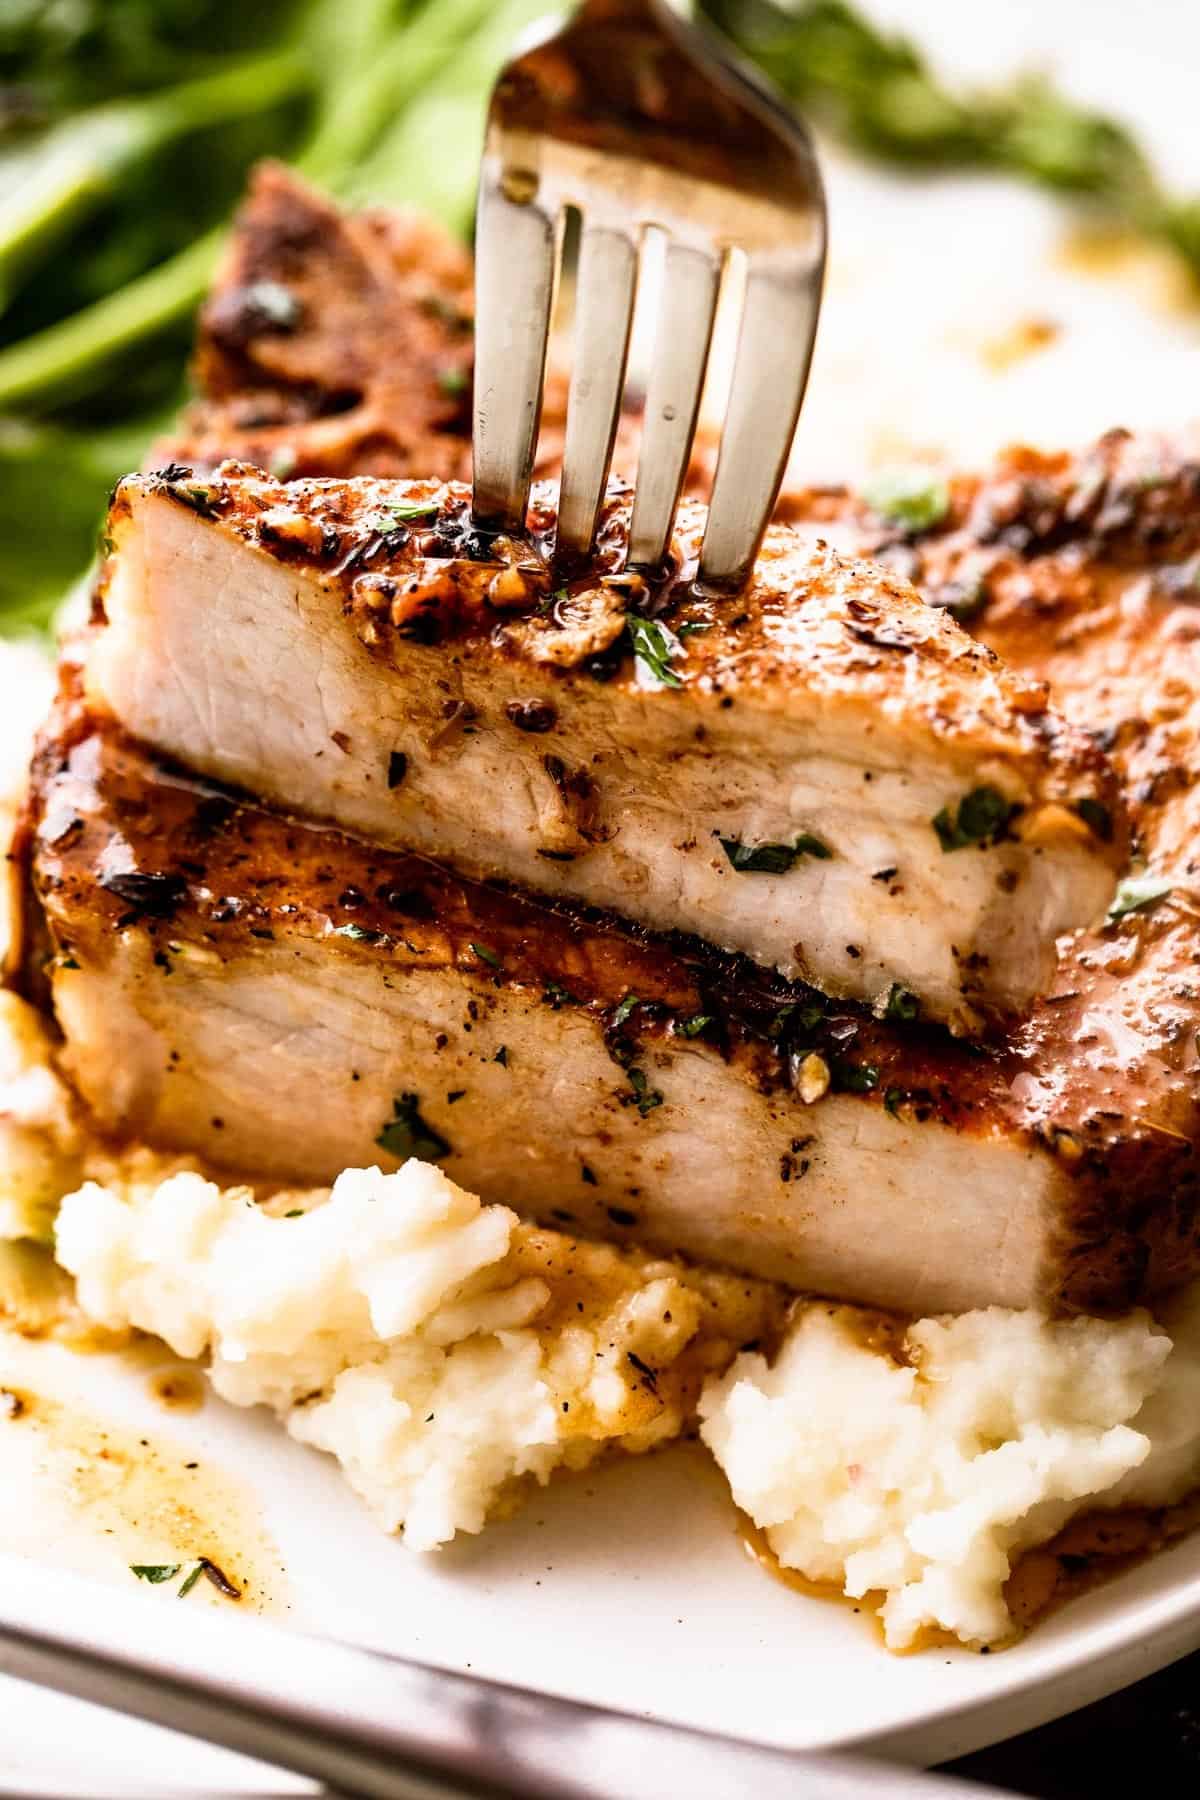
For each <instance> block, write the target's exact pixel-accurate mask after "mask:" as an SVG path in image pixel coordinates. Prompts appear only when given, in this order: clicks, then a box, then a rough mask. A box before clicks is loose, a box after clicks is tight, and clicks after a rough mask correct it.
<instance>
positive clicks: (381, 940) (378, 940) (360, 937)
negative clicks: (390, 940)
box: [333, 919, 387, 944]
mask: <svg viewBox="0 0 1200 1800" xmlns="http://www.w3.org/2000/svg"><path fill="white" fill-rule="evenodd" d="M333 935H334V937H344V938H349V939H350V940H351V941H352V942H353V943H355V944H386V943H387V934H386V933H385V932H382V931H368V929H367V927H366V926H365V925H360V924H358V922H357V921H356V920H354V919H351V921H350V923H349V924H348V925H335V926H334V928H333Z"/></svg>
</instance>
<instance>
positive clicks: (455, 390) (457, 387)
mask: <svg viewBox="0 0 1200 1800" xmlns="http://www.w3.org/2000/svg"><path fill="white" fill-rule="evenodd" d="M437 384H438V386H439V387H440V388H441V390H442V392H443V394H449V395H451V396H453V395H455V394H465V393H466V391H467V372H466V370H465V369H439V370H438V378H437Z"/></svg>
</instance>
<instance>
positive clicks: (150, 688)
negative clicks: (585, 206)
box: [87, 465, 1127, 1033]
mask: <svg viewBox="0 0 1200 1800" xmlns="http://www.w3.org/2000/svg"><path fill="white" fill-rule="evenodd" d="M627 515H628V506H627V502H626V499H625V497H624V495H623V493H622V494H619V495H618V494H614V496H613V497H612V498H611V499H610V501H609V504H608V506H607V510H606V514H605V519H604V524H603V527H602V533H601V538H600V542H599V548H598V552H597V555H596V558H595V560H594V564H593V565H592V566H591V567H590V568H588V569H587V570H586V571H583V572H580V573H579V574H578V575H577V576H576V577H575V578H574V579H572V580H570V581H568V582H565V583H562V584H561V585H555V584H556V583H557V582H558V577H557V576H552V574H551V563H550V545H551V542H552V535H553V527H554V518H553V514H552V512H551V510H550V509H549V507H548V506H547V505H546V504H544V503H543V504H542V505H541V506H540V508H539V509H537V510H535V512H534V514H533V515H532V520H533V524H532V532H531V536H530V537H529V539H528V540H527V541H521V542H516V541H514V540H512V539H507V538H481V537H480V536H479V534H477V533H476V532H475V531H474V529H473V527H472V525H471V521H470V517H469V513H468V508H467V497H466V492H465V490H464V489H463V488H461V487H458V486H454V485H443V484H440V483H435V482H416V483H403V484H401V483H388V482H381V481H373V480H360V481H352V482H345V483H338V482H322V481H313V482H292V483H290V484H288V485H287V486H284V485H282V484H280V483H278V482H275V481H272V480H271V479H269V478H266V477H263V476H261V475H259V474H256V473H253V472H247V471H246V470H245V469H244V468H242V467H241V466H240V465H225V466H223V467H222V468H221V469H220V470H218V471H217V472H216V473H215V474H213V475H212V476H208V477H203V478H197V477H194V476H192V475H190V474H188V473H186V472H184V471H182V470H180V469H178V468H168V469H167V470H166V471H165V472H163V473H160V474H158V475H151V476H136V477H131V478H130V479H129V480H127V481H125V482H124V483H122V484H121V487H120V489H119V490H118V493H117V495H116V498H115V501H114V504H113V508H112V513H111V517H110V525H109V531H110V538H111V542H112V545H113V554H112V556H111V558H110V559H109V564H108V569H107V574H106V578H105V581H104V584H103V587H102V592H101V598H100V609H101V610H100V614H99V622H98V624H97V627H96V630H95V633H94V638H93V642H92V645H91V648H90V652H89V656H88V672H87V686H88V693H89V697H90V700H91V702H92V704H93V705H94V706H96V707H98V708H101V709H107V710H108V711H110V712H111V713H112V714H113V716H114V717H115V718H116V719H117V720H119V721H120V722H121V724H122V725H123V726H124V727H125V728H126V729H127V730H128V731H129V732H130V733H132V734H133V735H135V736H136V737H138V738H139V739H141V740H143V741H144V742H146V743H148V744H151V745H153V746H155V747H157V748H158V749H160V750H162V751H165V752H166V753H167V754H169V755H170V756H172V757H175V758H177V759H178V760H179V761H180V762H182V763H183V764H184V765H185V766H187V767H188V768H191V769H193V770H195V771H197V772H199V773H202V774H205V775H208V776H211V777H213V778H215V779H217V780H219V781H221V782H224V783H228V784H232V785H235V786H237V787H239V788H242V789H245V790H247V791H248V792H250V793H252V794H255V795H259V796H261V797H263V798H265V799H267V800H269V801H272V802H274V803H277V804H280V805H283V806H285V807H288V808H291V809H294V810H296V811H298V812H301V813H303V814H305V815H307V816H310V817H313V818H317V819H324V820H329V821H331V822H333V823H335V824H337V825H338V826H340V827H342V828H344V829H347V830H349V831H352V832H355V833H358V834H360V835H361V836H363V837H364V838H367V839H370V840H371V841H372V842H375V843H379V844H382V845H385V846H389V847H395V848H408V849H414V850H418V851H421V852H423V853H426V854H429V855H432V856H436V857H439V858H442V859H444V860H446V861H448V862H450V863H452V864H453V865H454V866H455V867H456V868H459V869H462V870H463V871H464V872H466V873H468V874H471V875H473V876H476V877H479V878H499V879H502V880H504V881H507V882H510V883H513V884H516V885H519V886H521V887H523V888H525V889H530V890H534V891H538V892H541V893H543V894H547V895H550V896H561V897H569V898H571V899H574V900H577V901H581V902H583V903H585V904H589V905H593V906H598V907H601V908H604V909H606V910H611V911H613V912H615V913H618V914H620V915H622V916H624V917H626V918H629V919H632V920H635V921H637V922H639V923H643V924H645V925H647V926H649V927H651V928H652V929H655V930H659V931H664V930H670V929H675V928H678V929H681V930H683V931H686V932H690V933H695V934H697V935H700V936H703V937H704V938H706V939H708V940H709V941H711V942H713V943H714V944H715V945H716V946H717V947H718V948H721V949H725V950H729V951H735V952H739V953H742V954H745V955H747V956H749V957H751V958H753V959H754V960H755V961H757V962H759V963H762V964H764V965H766V966H769V967H774V968H776V969H778V970H779V971H780V972H782V973H784V974H785V975H787V976H789V977H792V976H799V977H802V978H804V979H806V980H808V981H810V982H812V983H813V984H814V985H815V986H817V987H819V988H820V989H821V990H822V991H823V992H826V993H829V994H833V995H837V996H843V997H850V998H854V999H859V1000H862V1001H865V1002H866V1003H868V1004H873V1005H876V1006H878V1007H879V1008H880V1009H881V1010H882V1009H884V1008H886V1006H887V1005H888V1003H889V996H895V995H897V994H900V995H903V996H904V998H903V1000H902V1001H901V1002H900V1004H903V1005H904V1006H907V1007H912V1006H919V1007H920V1008H921V1010H922V1011H923V1013H924V1014H925V1015H926V1016H927V1017H928V1018H931V1019H937V1020H942V1021H946V1022H949V1023H950V1024H952V1025H953V1027H954V1028H955V1029H956V1030H959V1031H962V1032H965V1033H970V1032H973V1031H976V1030H977V1029H978V1028H979V1027H980V1026H981V1024H982V1023H983V1021H984V1020H985V1019H987V1017H988V1016H989V1015H995V1014H1003V1013H1010V1012H1016V1011H1019V1010H1020V1009H1023V1008H1024V1007H1025V1006H1027V1005H1028V1003H1029V1002H1030V1001H1031V1000H1032V998H1033V997H1034V996H1035V995H1036V994H1037V993H1038V992H1039V991H1040V990H1041V989H1042V988H1043V987H1044V985H1045V983H1046V982H1047V980H1048V979H1049V977H1050V975H1051V973H1052V970H1053V966H1054V954H1055V950H1054V946H1055V940H1056V938H1057V936H1058V935H1059V933H1061V932H1062V931H1064V930H1065V929H1067V928H1068V927H1070V926H1073V925H1079V924H1084V923H1088V922H1090V921H1091V920H1093V919H1095V918H1096V917H1098V916H1100V915H1102V914H1103V911H1104V909H1105V907H1106V906H1107V904H1108V902H1109V900H1110V898H1111V896H1112V892H1113V887H1114V884H1115V881H1116V876H1117V871H1118V870H1119V868H1120V867H1121V866H1122V864H1123V862H1124V861H1125V859H1126V854H1127V843H1126V834H1125V828H1124V820H1123V814H1122V810H1121V804H1120V801H1119V798H1118V796H1117V791H1116V786H1115V782H1114V780H1113V776H1112V772H1111V770H1110V769H1109V768H1108V766H1107V764H1106V762H1105V760H1104V758H1103V756H1102V755H1101V754H1100V752H1099V751H1097V750H1096V748H1095V746H1094V745H1092V744H1091V743H1090V741H1089V740H1088V739H1087V738H1086V737H1085V736H1084V735H1083V734H1082V733H1080V732H1079V731H1077V730H1072V729H1071V728H1068V727H1067V726H1066V725H1065V724H1064V722H1063V721H1062V720H1061V719H1059V718H1058V717H1056V715H1055V714H1054V713H1052V712H1051V711H1049V710H1048V708H1047V702H1046V693H1045V690H1044V689H1043V688H1042V687H1040V686H1038V685H1037V684H1035V683H1032V682H1029V681H1027V680H1024V679H1021V678H1019V677H1014V676H1013V675H1011V673H1010V672H1008V671H1007V670H1006V669H1005V668H1004V666H1003V665H1002V664H1001V663H1000V662H999V661H998V660H997V659H996V658H995V657H994V656H993V655H992V654H991V653H990V652H988V651H986V650H983V649H981V648H980V647H979V646H977V645H975V644H973V643H972V642H971V641H970V639H969V638H967V637H966V635H965V634H964V633H963V632H962V631H961V630H960V629H959V628H958V627H957V626H956V625H955V624H954V623H953V622H952V621H951V620H949V619H948V618H947V617H946V616H945V614H944V613H943V612H940V611H938V610H936V609H932V608H929V607H926V606H924V605H922V604H921V603H920V601H919V600H918V599H917V597H916V595H915V594H914V593H913V591H912V590H911V589H910V588H908V587H907V586H906V585H905V584H904V583H903V582H901V581H898V580H897V579H895V578H894V577H891V576H889V575H888V574H887V573H886V572H885V571H883V570H881V569H879V568H876V567H872V566H870V565H867V564H862V563H853V562H847V561H845V560H843V559H841V558H839V557H837V556H836V555H834V554H833V553H831V552H829V551H827V550H823V549H821V548H814V547H812V546H811V545H806V544H803V543H801V542H800V541H798V540H797V538H796V537H795V536H794V535H793V534H792V533H790V532H788V531H787V530H783V529H780V530H775V531H772V532H771V533H770V534H769V536H768V538H767V541H766V545H765V547H764V550H763V553H762V556H761V558H760V561H759V565H758V570H757V573H756V575H755V577H754V579H753V581H752V583H751V584H750V586H749V588H748V589H747V591H746V592H744V593H743V594H740V595H738V596H735V597H725V598H713V597H703V596H700V595H699V594H698V593H697V591H696V589H695V588H694V586H693V585H692V583H691V582H690V581H689V580H688V579H687V571H688V570H689V569H690V568H692V567H694V556H695V551H696V548H697V544H698V537H699V533H700V530H701V528H702V522H703V510H702V509H701V508H700V507H699V506H698V505H696V504H695V503H690V502H689V503H685V506H684V508H683V509H682V512H681V517H680V524H679V529H678V532H677V535H676V540H675V552H674V553H675V559H676V563H675V567H676V574H675V576H674V578H672V579H670V580H668V581H667V582H666V583H665V584H664V585H662V586H661V587H660V588H659V589H658V590H655V591H652V590H651V588H650V587H648V586H647V584H646V583H645V582H644V581H643V580H642V579H641V578H640V577H638V576H636V575H627V574H625V573H623V572H622V570H621V561H622V556H623V544H624V538H625V532H626V525H627ZM895 1003H896V1002H895V1000H894V999H893V1004H895Z"/></svg>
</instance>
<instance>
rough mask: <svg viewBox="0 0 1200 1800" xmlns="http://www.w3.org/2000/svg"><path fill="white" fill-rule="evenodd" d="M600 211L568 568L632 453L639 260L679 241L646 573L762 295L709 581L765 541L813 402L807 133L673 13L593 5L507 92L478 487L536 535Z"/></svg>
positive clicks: (814, 301) (658, 383)
mask: <svg viewBox="0 0 1200 1800" xmlns="http://www.w3.org/2000/svg"><path fill="white" fill-rule="evenodd" d="M568 208H574V209H578V211H579V213H580V215H581V218H582V233H581V240H580V251H579V265H578V280H577V295H578V298H577V304H576V316H575V341H574V357H573V366H572V375H571V384H570V391H569V396H568V407H567V429H566V447H565V451H564V456H563V472H562V487H561V493H560V499H559V514H558V543H557V549H558V554H559V555H560V557H567V558H570V557H572V556H586V555H587V553H588V552H589V551H590V549H591V546H592V540H593V536H594V532H595V526H596V517H597V512H598V509H599V506H600V502H601V500H602V498H603V495H604V489H605V484H606V482H607V479H608V472H609V466H610V463H611V461H612V451H613V442H614V438H615V435H616V429H617V421H618V417H619V414H620V407H621V395H622V389H623V386H624V378H625V364H626V359H627V356H628V350H629V335H630V325H631V321H632V318H633V309H634V300H635V295H636V289H637V279H638V268H639V261H640V259H641V256H642V253H643V249H644V245H645V241H646V237H647V234H648V233H649V232H650V231H652V230H654V229H657V230H659V231H661V232H662V233H663V234H664V235H665V239H666V246H665V259H664V270H663V282H662V295H661V301H660V305H659V310H658V321H657V329H656V333H655V348H654V361H653V367H652V370H651V374H650V379H649V384H648V389H647V394H646V413H645V423H644V428H643V432H642V443H641V453H640V460H639V464H638V471H637V483H636V488H635V495H634V505H633V517H632V520H631V524H630V537H629V548H628V562H629V564H630V565H631V566H633V567H637V568H644V569H650V570H653V569H656V568H658V567H659V566H660V565H661V563H662V561H663V557H664V555H665V552H666V549H667V545H668V543H669V541H670V536H671V529H672V526H673V524H674V519H675V510H676V507H677V505H678V501H679V494H680V490H681V488H682V485H683V478H684V474H685V471H686V469H687V464H688V456H689V453H690V450H691V444H692V439H693V435H694V433H695V428H696V420H697V416H698V413H699V409H700V398H701V393H702V390H703V385H704V377H705V370H706V367H707V364H708V356H709V347H710V343H711V339H712V330H713V320H714V318H715V315H716V310H717V301H718V296H719V292H720V289H721V286H722V282H723V280H724V279H726V278H727V276H728V273H729V269H730V265H731V263H733V262H735V261H739V260H741V259H743V258H744V265H745V299H744V304H743V309H742V318H741V326H740V332H739V338H738V346H737V352H736V356H735V359H734V369H733V380H732V386H731V389H730V397H729V404H728V409H727V412H726V417H725V423H724V431H723V435H722V439H721V446H720V454H719V458H718V463H717V471H716V476H715V479H714V483H713V491H712V497H711V502H710V507H709V515H708V522H707V528H706V531H705V535H704V543H703V548H702V552H701V559H700V569H699V576H700V580H701V581H702V582H704V583H706V584H708V585H711V586H714V587H727V586H737V585H740V584H741V582H742V581H743V580H744V579H745V577H746V575H747V574H748V572H749V570H750V567H751V565H752V563H753V560H754V556H755V554H756V552H757V550H758V546H759V543H760V541H761V538H762V534H763V531H764V530H765V528H766V523H767V520H768V518H769V516H770V513H771V508H772V507H773V505H774V503H775V499H776V496H777V495H778V492H779V487H780V484H781V482H782V480H783V473H784V468H785V466H786V463H787V457H788V452H789V450H790V448H791V442H792V437H793V435H794V433H795V428H796V420H797V418H798V417H799V412H800V403H801V401H802V400H803V398H804V388H805V383H806V381H807V378H808V368H809V362H810V360H811V356H812V347H813V339H814V337H815V334H816V324H817V313H818V310H819V306H820V297H821V281H822V276H823V272H824V263H825V238H826V225H825V201H824V194H823V191H822V187H821V177H820V172H819V170H818V167H817V161H816V155H815V152H814V149H813V146H812V142H811V140H810V138H809V135H808V132H807V131H806V129H805V128H804V126H803V125H802V124H801V123H800V121H799V120H798V119H796V118H795V117H794V116H792V115H791V114H790V113H788V112H786V111H785V110H784V108H783V107H782V105H781V104H779V103H777V102H775V101H774V100H773V99H772V98H771V97H770V96H769V95H768V94H767V93H766V92H765V91H764V90H763V89H762V88H760V87H759V86H758V85H757V83H755V82H754V81H752V80H751V79H750V78H749V77H748V76H746V75H744V74H743V73H741V71H740V70H738V69H735V68H734V67H733V66H732V65H731V64H730V63H729V61H728V60H726V58H725V57H724V55H723V54H720V53H718V52H717V51H716V49H715V48H714V45H713V41H712V40H710V39H707V38H706V37H704V36H702V35H701V33H700V32H699V31H698V30H697V29H696V28H695V27H693V26H690V25H688V24H687V23H686V22H685V21H683V20H682V19H680V18H678V17H676V16H675V15H674V13H673V12H672V11H671V8H670V6H669V5H668V4H667V3H666V0H584V3H583V4H582V5H581V6H580V7H579V8H578V11H577V13H576V16H575V18H574V19H573V21H572V22H571V23H570V24H569V25H568V26H567V27H566V28H565V30H562V31H560V32H559V33H558V34H557V35H555V36H553V37H550V38H547V39H545V40H544V41H542V42H541V43H539V44H536V45H535V46H534V47H533V48H532V49H528V50H526V51H525V52H524V53H523V54H521V55H519V56H517V57H516V58H515V59H514V60H513V61H512V62H510V63H509V65H508V66H507V68H506V69H505V70H504V72H503V73H502V74H501V76H500V79H499V81H498V82H497V85H496V88H495V91H494V93H493V96H492V102H491V108H490V112H489V115H488V125H487V135H486V139H485V143H484V152H483V165H482V170H481V174H480V186H479V209H478V219H477V226H476V282H477V299H476V309H477V316H476V327H475V416H474V453H475V492H474V513H475V517H476V519H477V521H478V522H479V523H480V524H481V525H485V526H491V527H493V528H497V527H498V528H503V529H507V530H519V529H520V528H521V526H522V524H523V522H524V517H525V510H526V506H527V504H528V498H529V481H530V474H531V471H532V468H533V457H534V450H535V446H536V441H537V428H538V419H539V414H540V410H541V396H542V380H543V373H544V368H545V361H546V343H547V337H548V333H549V326H550V316H551V304H552V300H553V296H554V288H555V276H556V269H557V265H558V261H559V256H560V249H561V241H562V235H563V221H564V215H565V212H566V210H567V209H568Z"/></svg>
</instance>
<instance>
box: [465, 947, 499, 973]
mask: <svg viewBox="0 0 1200 1800" xmlns="http://www.w3.org/2000/svg"><path fill="white" fill-rule="evenodd" d="M470 948H471V949H472V950H473V951H474V952H475V955H476V956H477V957H478V958H479V960H480V962H485V963H488V964H490V965H491V967H492V968H493V969H500V968H503V966H504V965H503V963H502V962H501V961H500V958H499V957H498V956H497V955H496V952H495V951H494V950H489V949H488V947H487V945H486V944H472V945H471V946H470Z"/></svg>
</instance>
